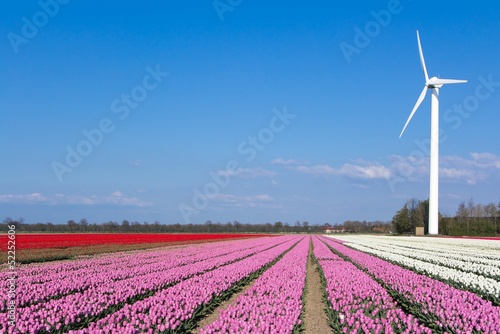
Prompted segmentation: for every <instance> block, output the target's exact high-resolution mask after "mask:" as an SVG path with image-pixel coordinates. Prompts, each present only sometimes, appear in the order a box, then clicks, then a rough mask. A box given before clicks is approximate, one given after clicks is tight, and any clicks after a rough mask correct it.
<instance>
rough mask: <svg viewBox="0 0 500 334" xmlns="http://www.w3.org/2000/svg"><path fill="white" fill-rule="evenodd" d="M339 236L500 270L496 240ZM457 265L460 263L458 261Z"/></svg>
mask: <svg viewBox="0 0 500 334" xmlns="http://www.w3.org/2000/svg"><path fill="white" fill-rule="evenodd" d="M337 238H338V239H341V240H343V241H349V242H355V243H361V244H365V245H368V244H369V245H373V244H381V245H391V246H394V247H400V248H405V249H411V250H416V251H418V252H422V253H423V252H428V253H432V254H434V253H440V254H445V255H446V257H447V258H449V259H455V260H459V261H462V262H466V263H475V264H480V265H486V266H488V267H494V268H498V269H499V270H500V242H499V241H496V240H471V239H447V238H409V237H383V236H361V235H360V236H352V235H345V236H344V235H342V236H339V237H337ZM466 265H468V264H466ZM455 266H460V265H459V264H458V263H456V264H455ZM493 276H495V275H493Z"/></svg>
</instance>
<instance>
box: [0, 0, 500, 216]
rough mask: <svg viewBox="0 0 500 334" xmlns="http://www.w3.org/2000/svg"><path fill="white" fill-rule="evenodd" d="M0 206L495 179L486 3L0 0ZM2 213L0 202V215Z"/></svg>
mask: <svg viewBox="0 0 500 334" xmlns="http://www.w3.org/2000/svg"><path fill="white" fill-rule="evenodd" d="M0 22H1V23H0V35H1V36H2V38H1V52H0V61H1V64H2V75H1V76H0V89H1V91H2V101H1V109H0V110H1V111H0V120H1V122H0V124H1V129H2V131H0V143H1V144H0V145H1V146H0V150H1V153H2V156H3V163H2V164H1V165H0V212H1V213H2V215H3V217H6V216H11V217H13V218H18V217H24V218H25V220H26V221H27V222H30V223H34V222H48V221H51V222H53V223H65V222H66V221H67V220H68V219H75V220H77V219H80V218H83V217H85V218H87V219H88V220H89V221H90V222H102V221H108V220H115V221H121V220H123V219H128V220H138V221H149V222H153V221H155V220H159V221H160V222H162V223H185V222H191V223H204V222H205V221H206V220H208V219H210V220H212V221H214V222H217V221H220V222H227V221H233V220H238V221H240V222H244V223H246V222H249V223H260V222H274V221H277V220H281V221H288V222H290V223H293V222H295V221H296V220H300V221H304V220H307V221H309V222H310V223H312V224H323V223H325V222H329V223H341V222H343V221H344V220H347V219H360V220H363V219H366V220H377V219H378V220H390V219H391V218H392V216H393V215H394V213H395V212H396V211H397V210H398V209H399V208H400V207H401V206H402V204H403V203H404V202H405V201H406V200H407V199H409V198H411V197H415V198H418V199H425V198H427V197H428V152H427V147H428V145H427V142H426V141H428V138H429V136H430V134H429V133H430V130H429V128H430V96H427V98H426V100H425V101H424V102H423V104H422V106H421V107H420V109H419V110H418V112H417V113H416V114H415V116H414V118H413V120H412V122H411V123H410V125H409V126H408V128H407V130H406V132H405V134H404V136H403V137H402V138H401V139H398V136H399V133H400V131H401V129H402V127H403V125H404V123H405V121H406V119H407V117H408V115H409V113H410V111H411V109H412V107H413V105H414V104H415V101H416V99H417V97H418V94H419V93H420V91H421V90H422V87H423V84H424V78H423V74H422V70H421V67H420V61H419V57H418V49H417V41H416V30H417V29H418V30H419V31H420V37H421V40H422V46H423V50H424V55H425V59H426V63H427V69H428V71H429V75H430V76H441V77H443V78H456V79H467V80H469V82H468V83H467V84H462V85H453V86H451V85H450V86H445V87H444V88H443V89H441V98H440V103H441V105H440V112H441V115H440V121H441V123H440V128H441V135H442V141H441V146H440V156H441V160H440V167H441V180H440V212H442V213H447V214H453V213H454V212H455V211H456V208H457V206H458V204H459V203H460V202H461V201H467V200H468V199H470V198H471V197H472V198H474V200H475V201H476V202H480V203H485V204H486V203H488V202H495V203H498V201H499V200H500V195H499V193H498V184H499V181H500V152H499V149H498V143H499V142H500V132H499V131H498V124H499V123H500V112H499V111H500V110H499V106H500V57H498V54H500V43H499V42H498V36H500V8H499V7H493V6H492V5H491V4H488V5H487V6H486V5H481V6H480V5H478V4H477V3H473V2H472V3H471V2H453V1H439V2H435V1H432V2H431V1H418V2H417V1H408V0H401V1H394V0H391V1H352V2H342V3H340V4H337V3H332V2H331V1H309V2H290V1H286V2H285V1H275V2H273V3H271V4H270V3H269V2H268V1H239V0H231V1H230V0H220V1H201V2H200V1H175V2H174V1H140V2H139V1H123V2H107V3H105V4H102V3H100V2H95V1H85V2H82V1H75V0H73V1H67V0H65V1H63V0H59V1H57V0H45V1H44V0H41V1H38V2H37V1H22V2H19V1H4V2H3V3H2V5H1V10H0ZM3 217H2V218H3Z"/></svg>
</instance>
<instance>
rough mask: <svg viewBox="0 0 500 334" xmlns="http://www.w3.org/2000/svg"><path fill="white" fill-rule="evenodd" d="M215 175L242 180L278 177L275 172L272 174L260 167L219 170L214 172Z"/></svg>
mask: <svg viewBox="0 0 500 334" xmlns="http://www.w3.org/2000/svg"><path fill="white" fill-rule="evenodd" d="M216 174H217V175H220V176H231V177H233V176H237V177H241V178H244V179H250V178H257V177H269V178H273V177H275V176H276V175H278V173H276V172H273V171H270V170H267V169H263V168H261V167H257V168H238V169H236V170H219V171H217V172H216Z"/></svg>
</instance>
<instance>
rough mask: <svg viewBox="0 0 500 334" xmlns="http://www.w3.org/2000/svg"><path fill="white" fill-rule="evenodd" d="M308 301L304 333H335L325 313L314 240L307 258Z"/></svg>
mask: <svg viewBox="0 0 500 334" xmlns="http://www.w3.org/2000/svg"><path fill="white" fill-rule="evenodd" d="M306 288H307V293H306V303H305V313H304V333H305V334H327V333H333V332H332V329H331V328H330V327H329V326H328V318H327V316H326V313H325V310H324V308H325V303H323V299H322V298H323V290H322V289H321V281H320V278H319V272H318V271H317V266H316V264H315V263H314V261H313V258H312V242H311V244H310V246H309V256H308V258H307V283H306Z"/></svg>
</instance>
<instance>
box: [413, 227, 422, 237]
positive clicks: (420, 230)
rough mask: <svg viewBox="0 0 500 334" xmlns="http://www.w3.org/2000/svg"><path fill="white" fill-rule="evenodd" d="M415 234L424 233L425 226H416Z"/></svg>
mask: <svg viewBox="0 0 500 334" xmlns="http://www.w3.org/2000/svg"><path fill="white" fill-rule="evenodd" d="M415 235H419V236H422V235H424V227H423V226H417V227H415Z"/></svg>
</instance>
